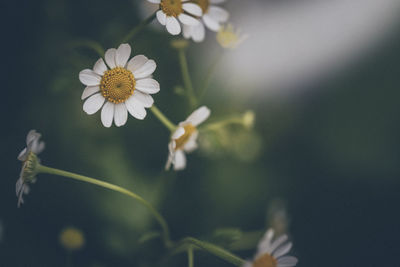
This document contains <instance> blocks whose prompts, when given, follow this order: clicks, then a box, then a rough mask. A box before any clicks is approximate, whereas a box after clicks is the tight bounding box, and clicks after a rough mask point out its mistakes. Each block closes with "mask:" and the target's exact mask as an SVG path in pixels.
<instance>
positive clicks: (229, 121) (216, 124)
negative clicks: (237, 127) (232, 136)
mask: <svg viewBox="0 0 400 267" xmlns="http://www.w3.org/2000/svg"><path fill="white" fill-rule="evenodd" d="M229 124H243V116H242V115H240V116H234V117H231V118H227V119H225V120H221V121H218V122H214V123H209V124H206V125H204V126H203V127H202V128H201V129H202V130H206V131H209V130H216V129H219V128H221V127H224V126H226V125H229Z"/></svg>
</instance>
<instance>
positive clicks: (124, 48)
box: [115, 44, 131, 67]
mask: <svg viewBox="0 0 400 267" xmlns="http://www.w3.org/2000/svg"><path fill="white" fill-rule="evenodd" d="M130 56H131V46H130V45H129V44H121V45H120V46H119V47H118V49H117V51H116V52H115V64H116V65H117V67H125V65H126V62H128V59H129V57H130Z"/></svg>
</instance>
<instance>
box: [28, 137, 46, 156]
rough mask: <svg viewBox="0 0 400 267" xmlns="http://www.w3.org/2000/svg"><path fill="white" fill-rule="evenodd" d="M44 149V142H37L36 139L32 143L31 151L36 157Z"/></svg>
mask: <svg viewBox="0 0 400 267" xmlns="http://www.w3.org/2000/svg"><path fill="white" fill-rule="evenodd" d="M44 147H45V144H44V142H39V140H38V139H37V140H35V141H33V142H32V146H31V151H32V152H33V153H35V154H36V155H37V154H39V153H40V152H42V151H43V150H44Z"/></svg>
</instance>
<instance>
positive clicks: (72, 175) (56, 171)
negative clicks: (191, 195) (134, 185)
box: [37, 165, 172, 247]
mask: <svg viewBox="0 0 400 267" xmlns="http://www.w3.org/2000/svg"><path fill="white" fill-rule="evenodd" d="M37 172H38V173H48V174H54V175H59V176H63V177H67V178H71V179H74V180H78V181H81V182H85V183H89V184H94V185H97V186H100V187H103V188H107V189H110V190H112V191H115V192H118V193H121V194H124V195H127V196H129V197H131V198H133V199H134V200H137V201H139V202H140V203H141V204H143V205H144V206H145V207H147V208H148V209H149V211H150V212H151V213H152V214H153V216H154V217H155V219H156V220H157V222H158V223H159V224H160V226H161V228H162V230H163V238H164V243H165V245H166V246H167V247H169V246H171V243H172V242H171V240H170V237H169V229H168V225H167V222H166V221H165V219H164V218H163V217H162V215H161V214H160V213H158V211H157V210H156V209H155V208H154V207H153V206H152V205H151V204H150V203H149V202H147V201H146V200H144V199H143V198H142V197H141V196H139V195H137V194H135V193H133V192H131V191H129V190H127V189H125V188H123V187H120V186H118V185H114V184H110V183H107V182H104V181H100V180H97V179H94V178H91V177H88V176H83V175H80V174H75V173H72V172H67V171H63V170H59V169H55V168H51V167H47V166H43V165H39V166H38V167H37Z"/></svg>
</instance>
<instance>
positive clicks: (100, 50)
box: [69, 39, 104, 57]
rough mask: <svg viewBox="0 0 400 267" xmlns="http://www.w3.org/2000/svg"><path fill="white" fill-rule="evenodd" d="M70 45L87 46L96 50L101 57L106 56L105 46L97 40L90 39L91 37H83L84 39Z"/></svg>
mask: <svg viewBox="0 0 400 267" xmlns="http://www.w3.org/2000/svg"><path fill="white" fill-rule="evenodd" d="M69 45H70V47H72V48H76V47H87V48H90V49H92V50H93V51H95V52H96V53H97V54H98V55H99V56H100V57H103V56H104V49H103V47H102V46H101V45H100V44H99V43H98V42H96V41H93V40H89V39H82V40H77V41H73V42H71V43H69Z"/></svg>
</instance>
